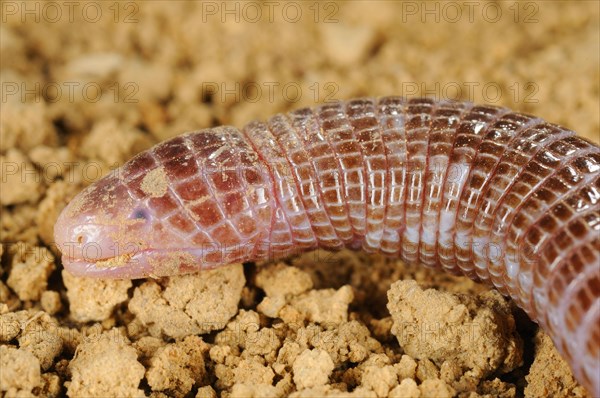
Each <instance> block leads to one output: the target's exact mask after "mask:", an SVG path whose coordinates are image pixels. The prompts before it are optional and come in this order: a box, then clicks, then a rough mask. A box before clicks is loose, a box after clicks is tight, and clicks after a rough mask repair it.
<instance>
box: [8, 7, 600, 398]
mask: <svg viewBox="0 0 600 398" xmlns="http://www.w3.org/2000/svg"><path fill="white" fill-rule="evenodd" d="M0 5H1V11H2V15H1V17H2V24H1V25H0V44H1V48H0V50H1V55H2V57H1V70H0V80H1V84H2V103H1V119H0V121H1V124H0V137H1V141H0V164H1V166H2V180H1V185H0V187H1V196H0V203H1V205H2V207H1V209H2V210H1V211H2V214H1V216H2V217H1V222H0V225H1V230H0V238H1V241H2V246H1V247H0V249H1V253H2V255H1V260H2V261H1V268H0V343H1V345H0V390H1V391H2V394H3V395H4V396H7V397H12V396H32V395H36V396H64V395H67V396H69V397H83V396H85V397H90V396H143V395H146V396H154V397H162V396H177V397H183V396H187V397H190V396H192V397H193V396H195V397H215V396H238V397H241V396H244V397H247V396H261V397H265V396H273V397H278V396H285V395H293V396H296V397H304V396H327V395H332V396H333V395H335V396H356V397H366V396H373V397H375V396H377V397H383V396H393V397H432V396H436V397H451V396H460V397H479V396H490V397H491V396H494V397H495V396H501V397H521V396H526V397H539V396H547V395H552V396H556V397H560V396H564V397H566V396H585V395H586V392H585V391H584V390H583V389H582V388H581V387H579V386H578V385H577V383H576V382H575V381H574V380H573V378H572V376H571V374H570V372H569V370H568V367H567V366H566V365H565V363H564V362H562V360H561V359H560V358H559V356H558V354H557V353H556V351H555V350H554V348H553V346H552V344H551V342H550V340H549V338H548V337H547V336H546V335H545V334H544V333H542V332H541V331H539V330H537V327H536V326H535V324H533V323H532V322H531V321H529V320H528V319H527V317H526V316H525V315H524V314H523V313H522V312H521V311H520V310H518V309H517V308H516V307H515V306H514V305H513V304H512V302H511V301H510V300H507V299H505V298H503V297H502V296H501V295H499V294H498V293H496V292H494V291H490V290H488V289H487V288H485V287H483V286H479V285H477V284H475V283H473V282H471V281H469V280H466V279H464V278H458V277H451V276H448V275H444V274H442V273H439V272H435V271H431V270H426V269H420V268H412V267H407V266H404V265H403V264H401V263H400V262H397V261H392V260H386V259H384V258H381V257H379V256H368V255H365V254H360V253H350V252H341V253H335V254H331V253H326V252H314V253H307V254H305V255H303V256H300V257H297V258H293V259H289V260H288V261H282V262H276V263H269V264H257V265H254V266H247V267H246V268H243V267H242V266H241V265H233V266H230V267H225V268H223V269H221V270H216V271H211V272H203V273H201V274H196V275H189V276H185V277H173V278H163V279H159V280H138V281H98V280H86V279H79V278H75V277H73V276H71V275H69V274H68V273H66V272H65V271H63V270H62V266H61V263H60V259H59V255H58V252H57V251H56V248H55V247H54V246H53V242H52V228H53V224H54V222H55V220H56V218H57V215H58V213H59V212H60V210H61V209H62V208H63V207H64V206H65V204H66V203H67V202H68V201H69V200H70V199H71V198H72V197H73V196H74V195H75V194H76V193H77V192H79V191H80V190H81V189H82V188H83V187H84V186H86V185H88V184H90V183H91V182H93V181H94V180H97V179H98V178H99V177H100V176H101V175H103V174H105V173H106V172H108V171H109V170H111V169H112V168H114V167H116V166H118V165H119V164H122V163H123V162H125V161H126V160H127V159H128V158H130V157H131V156H132V155H133V154H135V153H137V152H139V151H140V150H143V149H145V148H148V147H149V146H151V145H152V144H153V143H156V142H159V141H161V140H163V139H166V138H168V137H172V136H174V135H177V134H179V133H182V132H184V131H189V130H195V129H199V128H204V127H211V126H215V125H219V124H233V125H236V126H241V125H242V124H244V123H246V122H248V121H250V120H252V119H255V118H266V117H268V116H270V115H272V114H274V113H276V112H280V111H285V110H289V109H292V108H297V107H300V106H312V105H314V104H317V103H321V102H324V101H327V100H331V99H343V98H350V97H354V96H364V95H369V96H379V95H390V94H400V95H405V96H409V97H415V96H420V95H429V96H433V97H437V98H461V99H468V100H472V101H476V102H482V103H490V104H497V105H507V106H510V107H512V108H514V109H516V110H520V111H525V112H528V113H534V114H537V115H539V116H541V117H544V118H546V119H548V120H549V121H552V122H557V123H560V124H563V125H566V126H567V127H569V128H572V129H574V130H576V131H578V132H579V133H580V134H581V135H583V136H586V137H588V138H590V139H592V140H594V141H596V142H598V141H600V138H599V137H598V134H599V133H598V132H599V131H600V122H599V112H598V109H599V105H600V104H599V74H598V70H599V67H600V65H599V50H598V49H599V45H600V43H599V30H600V27H599V3H597V2H595V1H590V2H585V1H582V2H578V3H577V4H576V5H573V4H571V5H567V2H560V1H551V2H550V1H548V2H512V1H508V2H501V3H496V2H479V1H474V2H445V3H441V2H427V3H425V2H394V1H385V2H359V1H352V2H347V3H334V2H319V3H314V2H279V1H273V2H264V3H262V2H260V3H259V2H252V1H248V2H229V3H222V2H211V1H206V2H192V1H179V2H166V1H162V0H161V1H152V2H142V3H138V2H119V3H115V2H98V1H96V2H95V1H90V2H71V3H69V2H60V1H59V2H38V1H30V2H27V3H25V2H15V1H3V2H2V3H0Z"/></svg>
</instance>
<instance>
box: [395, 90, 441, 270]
mask: <svg viewBox="0 0 600 398" xmlns="http://www.w3.org/2000/svg"><path fill="white" fill-rule="evenodd" d="M436 106H437V104H436V103H435V102H434V101H432V100H428V99H419V100H411V101H409V103H408V106H407V108H406V125H405V131H406V162H407V169H408V178H407V180H406V182H407V185H406V200H405V204H404V214H405V219H404V226H403V232H402V245H401V252H402V254H401V257H402V259H403V260H404V261H407V262H410V263H416V262H417V260H418V258H419V252H418V250H419V236H420V231H421V214H422V212H423V201H424V200H425V198H424V195H425V174H426V172H427V161H428V150H429V129H430V125H431V115H432V114H433V113H434V111H435V108H436Z"/></svg>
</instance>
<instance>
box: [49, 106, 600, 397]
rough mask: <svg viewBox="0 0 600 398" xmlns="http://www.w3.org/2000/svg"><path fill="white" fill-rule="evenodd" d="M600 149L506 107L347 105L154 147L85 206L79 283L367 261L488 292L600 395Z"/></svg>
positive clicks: (68, 239) (75, 212)
mask: <svg viewBox="0 0 600 398" xmlns="http://www.w3.org/2000/svg"><path fill="white" fill-rule="evenodd" d="M599 170H600V148H599V147H598V146H596V145H594V144H592V143H590V142H587V141H585V140H584V139H582V138H579V137H577V136H576V135H575V134H574V133H573V132H572V131H570V130H567V129H565V128H562V127H560V126H557V125H554V124H550V123H547V122H544V121H543V120H540V119H538V118H535V117H532V116H528V115H523V114H519V113H513V112H510V111H509V110H507V109H504V108H498V107H491V106H474V105H472V104H469V103H462V102H435V101H432V100H428V99H416V100H410V101H409V100H404V99H402V98H399V97H387V98H381V99H379V100H374V99H358V100H352V101H348V102H339V103H333V104H327V105H323V106H320V107H317V108H316V109H312V110H311V109H300V110H298V111H294V112H291V113H289V114H286V115H276V116H274V117H273V118H271V119H269V120H268V121H267V122H252V123H250V124H248V125H247V126H246V127H244V128H243V129H242V130H241V131H240V130H237V129H235V128H233V127H218V128H214V129H207V130H202V131H198V132H194V133H188V134H185V135H182V136H179V137H176V138H174V139H172V140H170V141H166V142H163V143H161V144H159V145H157V146H155V147H153V148H151V149H150V150H148V151H146V152H144V153H141V154H139V155H137V156H136V157H134V158H133V159H132V160H130V161H129V162H128V163H127V164H125V165H124V166H123V167H122V168H120V169H119V170H116V171H115V172H113V173H111V174H110V175H108V176H106V177H105V178H103V179H102V180H100V181H98V182H97V183H95V184H93V185H92V186H90V187H88V188H87V189H85V190H84V191H83V192H82V193H81V194H79V196H77V197H76V198H75V199H74V200H73V201H72V202H71V203H70V204H69V205H68V206H67V208H66V209H65V210H64V211H63V213H62V214H61V216H60V218H59V219H58V221H57V223H56V227H55V238H56V242H57V244H58V245H59V247H60V248H61V249H62V251H63V264H64V266H65V268H66V269H67V270H69V271H70V272H72V273H73V274H76V275H83V276H92V277H100V278H142V277H147V276H160V275H176V274H181V273H186V272H195V271H198V270H201V269H208V268H214V267H217V266H220V265H225V264H230V263H235V262H242V261H257V260H265V259H275V258H281V257H285V256H289V255H292V254H294V253H298V252H301V251H306V250H311V249H315V248H317V247H321V248H324V249H329V250H338V249H341V248H344V247H346V248H351V249H363V250H366V251H368V252H381V253H383V254H386V255H388V256H394V257H399V258H401V259H403V260H404V261H406V262H415V263H422V264H424V265H426V266H429V267H439V268H442V269H445V270H446V271H448V272H451V273H454V274H463V275H466V276H468V277H470V278H472V279H474V280H477V281H481V282H484V283H487V284H490V285H493V286H494V287H495V288H497V289H498V290H499V291H501V292H502V293H504V294H506V295H509V296H510V297H512V298H513V299H514V300H515V301H516V303H517V304H518V305H519V306H521V308H523V309H524V310H525V311H526V312H527V313H528V314H529V315H530V316H531V318H532V319H534V320H536V321H537V322H538V323H539V324H540V325H541V326H542V327H543V328H544V330H545V331H546V332H547V333H548V334H549V335H550V336H551V337H552V339H553V341H554V343H555V344H556V346H557V348H558V349H559V350H560V352H561V353H562V354H563V356H564V357H565V358H566V359H567V361H568V362H569V364H570V365H571V369H572V370H573V372H574V374H575V376H576V377H577V378H578V380H579V381H580V382H581V383H582V384H583V385H584V386H586V387H587V388H588V389H589V390H590V391H591V392H593V393H594V394H596V395H600V363H599V362H600V270H599V261H600V258H599V257H600V233H599V231H600V172H599Z"/></svg>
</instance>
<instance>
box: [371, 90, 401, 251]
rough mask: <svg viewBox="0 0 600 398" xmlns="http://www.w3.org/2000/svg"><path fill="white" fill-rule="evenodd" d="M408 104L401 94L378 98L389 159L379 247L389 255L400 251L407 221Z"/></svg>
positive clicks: (378, 108)
mask: <svg viewBox="0 0 600 398" xmlns="http://www.w3.org/2000/svg"><path fill="white" fill-rule="evenodd" d="M406 106H407V101H406V100H405V99H404V98H402V97H384V98H381V99H380V100H379V101H378V105H377V117H378V119H379V124H380V126H381V135H382V139H383V147H384V149H385V151H386V153H385V156H386V159H387V174H388V186H387V199H386V203H387V204H386V209H385V217H384V220H383V234H382V237H381V246H380V250H381V252H382V253H385V254H386V255H388V256H397V255H398V254H399V252H400V247H401V245H400V242H401V232H402V228H403V225H404V219H405V213H404V202H405V200H406V191H407V189H406V185H407V176H408V170H407V155H406V131H405V125H406Z"/></svg>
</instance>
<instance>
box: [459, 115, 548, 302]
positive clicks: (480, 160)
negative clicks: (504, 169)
mask: <svg viewBox="0 0 600 398" xmlns="http://www.w3.org/2000/svg"><path fill="white" fill-rule="evenodd" d="M538 122H539V120H538V119H536V118H534V117H531V116H526V115H521V114H517V113H507V114H505V115H504V116H503V117H502V118H501V119H500V120H498V121H496V122H495V123H494V125H493V126H492V127H491V129H490V130H489V131H488V133H487V134H486V135H485V137H484V138H483V140H482V142H481V144H480V146H479V149H478V151H477V155H476V157H475V160H474V162H473V166H472V170H471V174H470V176H469V178H468V180H467V183H466V186H465V190H464V191H463V193H462V196H461V199H460V204H459V207H458V219H457V223H456V234H455V238H454V245H455V253H456V258H457V261H458V266H459V267H460V268H461V269H462V268H471V267H473V266H475V267H474V271H475V274H476V275H477V277H478V278H479V280H481V281H483V282H488V283H489V282H490V279H491V276H490V272H489V270H488V269H487V268H482V267H481V265H480V264H478V263H476V262H475V261H474V257H475V256H478V255H484V251H485V248H484V247H482V246H481V245H480V242H478V241H474V236H473V228H474V222H475V219H476V217H477V216H478V215H479V214H480V212H481V210H482V209H481V207H480V205H481V200H482V198H483V197H484V196H485V194H486V192H487V190H488V189H489V188H490V182H491V180H492V179H493V178H494V176H495V173H496V170H497V168H498V166H499V164H500V162H501V160H502V156H503V154H504V152H505V151H506V149H507V147H508V145H509V144H510V143H511V142H513V141H514V140H515V139H516V138H517V137H518V136H519V135H520V134H521V133H522V132H523V131H526V130H527V129H528V128H529V127H531V126H532V125H535V124H536V123H538ZM484 211H486V210H484ZM475 252H477V254H476V253H475ZM497 288H498V289H499V290H501V291H502V290H503V289H504V286H497Z"/></svg>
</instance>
